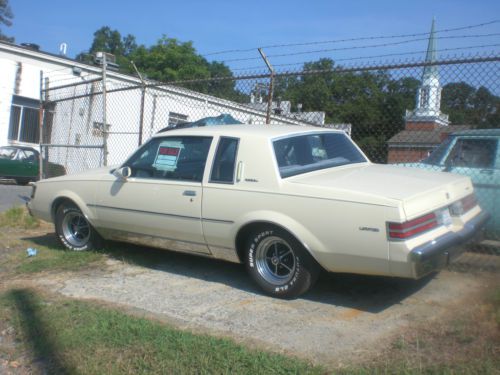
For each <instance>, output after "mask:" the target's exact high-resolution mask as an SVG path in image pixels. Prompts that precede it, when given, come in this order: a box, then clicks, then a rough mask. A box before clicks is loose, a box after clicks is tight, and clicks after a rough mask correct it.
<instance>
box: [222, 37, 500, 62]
mask: <svg viewBox="0 0 500 375" xmlns="http://www.w3.org/2000/svg"><path fill="white" fill-rule="evenodd" d="M497 35H500V33H492V34H479V35H478V34H476V35H452V36H442V37H437V38H436V39H464V38H480V37H489V36H497ZM423 40H428V38H417V39H407V40H402V41H399V42H390V43H379V44H366V45H362V46H353V47H338V48H327V49H321V50H313V51H302V52H290V53H281V54H276V55H268V57H285V56H298V55H308V54H313V53H323V52H332V51H348V50H355V49H368V48H376V47H389V46H396V45H401V44H408V43H413V42H419V41H423ZM260 59H261V58H260V57H246V58H240V59H229V60H223V61H219V62H225V63H228V62H236V61H252V60H260Z"/></svg>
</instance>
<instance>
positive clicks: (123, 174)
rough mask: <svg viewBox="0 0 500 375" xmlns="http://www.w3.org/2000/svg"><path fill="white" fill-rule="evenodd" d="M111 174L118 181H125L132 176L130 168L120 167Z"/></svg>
mask: <svg viewBox="0 0 500 375" xmlns="http://www.w3.org/2000/svg"><path fill="white" fill-rule="evenodd" d="M113 174H114V175H115V176H116V177H118V178H119V179H121V180H124V181H126V180H127V179H128V178H129V177H130V176H131V175H132V170H131V169H130V167H121V168H117V169H115V171H114V172H113Z"/></svg>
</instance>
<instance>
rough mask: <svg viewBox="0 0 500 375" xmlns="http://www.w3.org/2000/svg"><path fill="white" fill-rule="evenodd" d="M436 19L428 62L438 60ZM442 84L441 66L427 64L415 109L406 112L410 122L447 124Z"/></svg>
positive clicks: (428, 49) (428, 47) (426, 60)
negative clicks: (442, 110) (443, 109)
mask: <svg viewBox="0 0 500 375" xmlns="http://www.w3.org/2000/svg"><path fill="white" fill-rule="evenodd" d="M435 24H436V22H435V20H434V19H433V20H432V26H431V32H430V34H429V42H428V45H427V54H426V56H425V62H426V63H435V62H436V61H437V43H436V35H435ZM441 90H442V88H441V84H440V83H439V68H438V66H437V65H426V66H425V67H424V71H423V74H422V83H421V85H420V88H419V90H418V95H417V103H416V108H415V110H414V111H407V112H406V122H407V125H408V123H422V122H425V123H433V124H434V125H435V126H447V125H448V124H449V121H448V115H445V114H443V113H441V109H440V108H441Z"/></svg>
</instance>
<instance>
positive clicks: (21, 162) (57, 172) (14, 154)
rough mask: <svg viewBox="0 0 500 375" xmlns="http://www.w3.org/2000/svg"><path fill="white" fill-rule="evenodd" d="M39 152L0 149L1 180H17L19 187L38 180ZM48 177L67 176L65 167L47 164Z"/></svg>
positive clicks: (24, 148)
mask: <svg viewBox="0 0 500 375" xmlns="http://www.w3.org/2000/svg"><path fill="white" fill-rule="evenodd" d="M39 155H40V154H39V152H38V151H37V150H35V149H34V148H31V147H25V146H3V147H0V178H5V179H12V180H15V181H16V183H17V184H19V185H26V184H28V183H29V182H31V181H36V180H38V175H39V160H40V156H39ZM46 169H47V177H55V176H61V175H63V174H66V169H65V168H64V166H62V165H59V164H55V163H47V165H46Z"/></svg>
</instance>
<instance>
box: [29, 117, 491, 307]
mask: <svg viewBox="0 0 500 375" xmlns="http://www.w3.org/2000/svg"><path fill="white" fill-rule="evenodd" d="M28 208H29V210H30V212H31V213H32V214H33V215H34V216H36V217H38V218H41V219H43V220H47V221H52V222H54V224H55V231H56V234H57V236H58V238H59V240H60V241H61V243H62V244H63V245H64V246H66V247H67V248H68V249H71V250H87V249H93V248H96V247H99V246H101V244H102V241H103V240H116V241H124V242H132V243H136V244H140V245H144V246H152V247H158V248H164V249H169V250H175V251H181V252H188V253H192V254H197V255H203V256H208V257H213V258H218V259H224V260H228V261H232V262H238V263H244V264H245V265H246V268H247V270H248V272H249V273H250V275H251V277H252V278H253V279H254V280H255V282H256V283H257V284H258V285H259V286H260V287H261V288H262V289H263V290H264V291H265V292H267V293H269V294H271V295H273V296H277V297H284V298H292V297H296V296H298V295H300V294H301V293H304V292H306V291H307V290H308V289H309V288H310V287H311V286H312V285H313V283H314V282H315V281H316V279H317V276H318V273H319V271H320V269H321V268H323V269H325V270H327V271H330V272H349V273H358V274H369V275H386V276H395V277H404V278H414V279H417V278H420V277H422V276H424V275H426V274H428V273H430V272H433V271H435V270H438V269H439V268H441V267H442V266H444V265H446V264H447V263H448V262H449V261H450V260H451V259H452V258H454V257H455V256H457V255H458V254H460V252H461V251H462V250H461V249H462V248H463V246H458V245H460V244H462V243H463V242H465V241H466V240H468V239H470V238H471V237H472V236H474V235H475V234H476V233H477V232H478V231H479V230H480V229H481V228H482V226H483V225H484V223H485V222H486V220H487V219H488V216H487V214H486V213H485V212H483V211H482V210H481V208H480V207H479V206H478V205H477V203H476V199H475V197H474V191H473V187H472V184H471V181H470V179H469V178H468V177H463V176H459V175H454V174H447V173H442V172H439V173H438V172H436V173H434V172H428V171H422V170H415V169H410V168H408V169H406V168H401V167H399V166H388V165H378V164H373V163H371V162H370V161H369V160H368V159H367V158H366V156H365V155H364V154H363V152H362V151H361V150H360V149H359V148H358V147H357V146H356V145H355V144H354V143H353V142H352V141H351V140H350V139H349V138H348V137H347V136H346V135H345V134H344V133H342V132H339V131H334V130H328V129H321V128H308V127H298V126H284V125H283V126H279V125H276V126H263V125H235V126H232V125H230V126H227V125H226V126H215V127H204V128H190V129H182V130H172V131H167V132H164V133H160V134H157V135H156V136H154V137H153V138H151V139H150V140H149V141H148V142H147V143H145V144H144V145H143V146H141V147H140V148H139V149H138V150H137V151H136V152H135V153H134V154H133V155H132V156H131V157H130V158H129V159H128V160H127V161H126V162H125V163H123V165H121V166H119V167H117V168H109V167H108V168H104V169H99V170H93V171H89V172H85V173H81V174H76V175H69V176H63V177H56V178H51V179H47V180H42V181H39V182H37V183H36V184H35V185H34V186H33V193H32V199H31V201H30V202H29V203H28ZM146 251H147V249H145V252H146Z"/></svg>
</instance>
